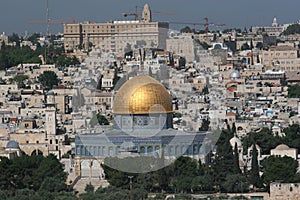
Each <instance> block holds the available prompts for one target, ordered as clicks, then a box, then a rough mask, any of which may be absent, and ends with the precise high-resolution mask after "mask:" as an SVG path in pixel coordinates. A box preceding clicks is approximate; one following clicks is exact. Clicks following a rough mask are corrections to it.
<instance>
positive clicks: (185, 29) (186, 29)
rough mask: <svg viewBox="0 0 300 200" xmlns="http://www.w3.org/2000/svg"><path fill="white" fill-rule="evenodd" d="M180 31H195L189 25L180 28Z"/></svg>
mask: <svg viewBox="0 0 300 200" xmlns="http://www.w3.org/2000/svg"><path fill="white" fill-rule="evenodd" d="M180 32H181V33H192V32H193V31H192V29H191V28H190V27H189V26H186V27H184V28H182V29H180Z"/></svg>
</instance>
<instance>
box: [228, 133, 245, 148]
mask: <svg viewBox="0 0 300 200" xmlns="http://www.w3.org/2000/svg"><path fill="white" fill-rule="evenodd" d="M229 142H230V145H231V146H232V147H233V148H234V146H235V144H236V145H237V146H238V147H240V146H242V142H241V140H240V139H239V138H237V137H236V136H234V137H233V138H231V139H230V141H229Z"/></svg>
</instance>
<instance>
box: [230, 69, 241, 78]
mask: <svg viewBox="0 0 300 200" xmlns="http://www.w3.org/2000/svg"><path fill="white" fill-rule="evenodd" d="M229 78H241V74H240V72H239V71H236V70H234V71H233V72H231V74H230V76H229Z"/></svg>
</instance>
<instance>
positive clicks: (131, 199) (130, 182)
mask: <svg viewBox="0 0 300 200" xmlns="http://www.w3.org/2000/svg"><path fill="white" fill-rule="evenodd" d="M128 178H129V180H130V181H129V184H130V200H133V197H132V178H133V176H128Z"/></svg>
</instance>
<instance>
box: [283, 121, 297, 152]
mask: <svg viewBox="0 0 300 200" xmlns="http://www.w3.org/2000/svg"><path fill="white" fill-rule="evenodd" d="M283 132H284V133H285V137H283V138H282V139H283V143H284V144H286V145H288V146H289V147H292V148H297V149H298V151H299V152H300V126H299V125H298V124H293V125H291V126H289V127H287V128H285V129H283Z"/></svg>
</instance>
